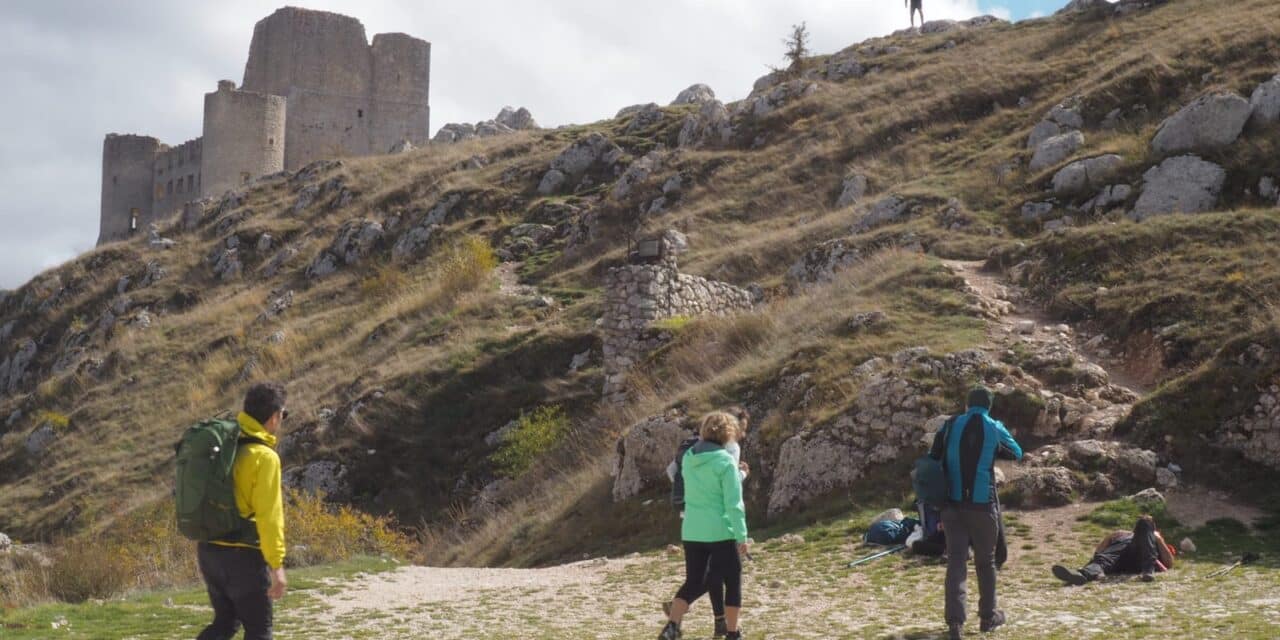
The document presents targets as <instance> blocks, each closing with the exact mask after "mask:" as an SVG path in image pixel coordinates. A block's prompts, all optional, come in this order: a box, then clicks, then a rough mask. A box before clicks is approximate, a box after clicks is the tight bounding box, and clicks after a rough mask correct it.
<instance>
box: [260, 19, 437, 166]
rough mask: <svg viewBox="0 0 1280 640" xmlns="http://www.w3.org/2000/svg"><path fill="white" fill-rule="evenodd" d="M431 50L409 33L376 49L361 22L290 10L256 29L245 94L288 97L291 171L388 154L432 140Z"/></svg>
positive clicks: (381, 40) (387, 37)
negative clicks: (407, 142)
mask: <svg viewBox="0 0 1280 640" xmlns="http://www.w3.org/2000/svg"><path fill="white" fill-rule="evenodd" d="M430 50H431V45H430V44H428V43H427V42H424V41H422V40H418V39H416V38H412V37H410V36H407V35H404V34H384V35H379V36H377V37H375V38H374V46H370V45H369V43H368V40H367V39H366V37H365V30H364V25H362V24H360V21H359V20H356V19H355V18H350V17H348V16H343V15H339V14H336V13H329V12H324V11H310V10H305V9H297V8H293V7H286V8H284V9H280V10H278V11H276V12H275V13H273V14H271V15H270V16H268V17H266V18H264V19H263V20H261V21H259V22H258V24H257V25H256V26H255V27H254V30H253V40H252V42H251V43H250V46H249V59H248V61H247V62H246V63H245V71H244V89H245V90H246V91H256V92H259V93H270V94H273V95H278V96H284V97H286V98H287V99H288V101H289V107H288V110H289V118H288V122H287V123H286V134H285V140H286V142H285V159H284V164H285V169H288V170H290V171H293V170H296V169H299V168H301V167H303V166H305V165H306V164H308V163H310V162H312V161H315V160H320V159H323V158H333V157H340V156H360V155H370V154H377V153H386V152H387V151H388V150H389V149H390V148H391V145H393V144H395V142H397V141H399V140H400V139H401V138H405V137H408V138H410V139H411V140H412V141H413V142H415V143H420V142H424V141H425V140H426V139H427V136H428V133H429V131H430V121H429V114H430V111H429V107H428V104H427V93H428V86H429V74H430V66H429V65H430Z"/></svg>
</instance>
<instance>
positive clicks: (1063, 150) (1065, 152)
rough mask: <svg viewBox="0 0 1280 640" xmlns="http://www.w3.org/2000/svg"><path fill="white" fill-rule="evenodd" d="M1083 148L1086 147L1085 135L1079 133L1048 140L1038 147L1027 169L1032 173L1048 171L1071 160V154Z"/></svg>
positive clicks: (1061, 135) (1071, 132)
mask: <svg viewBox="0 0 1280 640" xmlns="http://www.w3.org/2000/svg"><path fill="white" fill-rule="evenodd" d="M1082 146H1084V134H1083V133H1081V132H1079V131H1069V132H1067V133H1063V134H1059V135H1056V136H1053V137H1051V138H1046V139H1045V140H1044V141H1042V142H1041V143H1040V144H1038V145H1036V150H1035V153H1034V154H1033V155H1032V156H1031V162H1030V163H1029V164H1028V165H1027V168H1029V169H1031V170H1032V171H1041V170H1043V169H1048V168H1049V167H1052V166H1054V165H1056V164H1058V163H1059V162H1062V161H1063V160H1066V159H1067V158H1070V157H1071V154H1073V153H1075V152H1076V150H1078V149H1079V148H1080V147H1082Z"/></svg>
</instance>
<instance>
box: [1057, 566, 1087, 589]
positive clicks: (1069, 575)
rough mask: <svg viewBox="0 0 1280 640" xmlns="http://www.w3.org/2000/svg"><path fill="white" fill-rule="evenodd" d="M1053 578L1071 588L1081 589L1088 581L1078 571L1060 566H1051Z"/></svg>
mask: <svg viewBox="0 0 1280 640" xmlns="http://www.w3.org/2000/svg"><path fill="white" fill-rule="evenodd" d="M1053 577H1055V578H1057V579H1059V580H1061V581H1063V582H1065V583H1067V584H1069V585H1071V586H1073V587H1082V586H1084V584H1085V583H1087V582H1089V579H1088V578H1086V577H1085V575H1084V574H1083V573H1080V572H1079V571H1072V570H1070V569H1068V568H1066V567H1064V566H1062V565H1060V564H1055V565H1053Z"/></svg>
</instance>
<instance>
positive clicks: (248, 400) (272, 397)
mask: <svg viewBox="0 0 1280 640" xmlns="http://www.w3.org/2000/svg"><path fill="white" fill-rule="evenodd" d="M288 397H289V393H288V392H287V391H285V390H284V385H283V384H280V383H279V382H259V383H257V384H255V385H253V386H252V387H249V390H248V391H246V392H245V394H244V412H245V413H247V414H249V417H251V418H253V419H254V420H257V421H258V422H263V423H265V422H266V421H268V420H270V419H271V416H274V415H275V414H276V413H278V412H280V411H283V410H284V402H285V400H286V399H288Z"/></svg>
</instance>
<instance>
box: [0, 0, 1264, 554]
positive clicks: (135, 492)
mask: <svg viewBox="0 0 1280 640" xmlns="http://www.w3.org/2000/svg"><path fill="white" fill-rule="evenodd" d="M1277 21H1280V8H1278V7H1277V6H1276V5H1275V4H1274V3H1272V2H1269V1H1267V0H1244V1H1242V2H1234V3H1226V4H1223V3H1216V2H1208V1H1207V0H1183V1H1178V2H1168V3H1164V2H1151V1H1145V2H1137V1H1130V0H1126V1H1125V2H1122V3H1119V4H1118V5H1110V4H1105V6H1104V3H1090V2H1073V3H1071V6H1070V7H1068V10H1066V11H1064V13H1062V14H1060V15H1058V16H1055V17H1052V18H1046V19H1040V20H1032V21H1026V22H1022V23H1018V24H1008V23H1005V22H1002V21H1000V20H997V19H994V18H990V17H983V18H975V19H972V20H968V21H964V22H950V21H940V22H930V23H926V24H925V25H924V27H923V28H921V29H920V30H918V31H903V32H898V33H895V34H893V35H890V36H887V37H883V38H875V39H872V40H868V41H865V42H861V43H858V44H855V45H852V46H850V47H848V48H846V49H844V50H841V51H838V52H835V53H832V54H830V55H822V56H818V57H815V58H812V59H808V60H806V61H805V62H804V64H803V65H800V66H799V67H797V68H793V69H789V70H786V71H779V72H775V73H771V74H769V75H767V76H765V77H763V78H761V79H760V80H759V81H757V82H756V83H755V86H754V87H753V90H752V91H751V93H750V95H749V96H748V97H747V98H745V99H744V100H741V101H738V102H733V103H728V104H726V103H724V102H722V101H720V100H719V99H717V98H716V95H715V92H714V91H713V90H712V88H710V87H707V86H705V85H695V86H693V87H690V88H689V89H688V90H686V91H683V92H681V93H680V94H679V95H678V96H674V97H673V100H671V102H670V103H669V104H668V105H667V106H659V104H658V103H656V102H655V103H651V104H643V105H635V106H630V107H626V108H623V109H621V110H620V111H619V112H618V114H617V115H616V116H615V117H614V118H611V119H608V120H602V121H600V122H597V123H593V124H590V125H584V126H575V127H567V128H561V129H556V130H542V129H538V128H537V125H536V123H534V121H533V118H532V116H531V115H530V114H529V112H528V111H526V110H523V109H521V110H518V111H517V110H512V109H504V110H503V112H502V113H500V114H499V115H498V117H497V118H496V119H495V120H493V121H486V122H482V123H480V124H478V125H469V124H459V125H448V126H446V127H445V128H444V129H443V130H442V131H441V132H440V133H439V134H438V135H437V136H436V138H435V140H434V141H433V143H432V144H430V145H427V146H425V147H423V148H417V149H414V148H411V147H410V146H408V145H406V146H405V147H404V148H400V149H397V152H398V153H396V154H394V155H390V156H383V157H376V158H359V159H341V160H326V161H320V162H316V163H313V164H311V165H309V166H307V167H305V168H303V169H301V170H299V171H297V172H293V173H282V174H276V175H272V176H267V177H264V178H262V179H259V180H257V181H255V182H254V183H253V184H251V185H249V186H247V187H246V188H245V189H243V190H239V191H233V192H228V193H227V194H226V195H224V196H223V197H221V198H217V199H212V200H205V201H199V202H194V203H191V204H188V205H187V207H186V208H185V210H184V211H183V213H182V215H181V218H180V219H179V220H177V221H175V222H174V223H173V224H171V225H166V226H163V227H157V228H155V229H153V230H152V232H151V234H150V236H149V237H145V238H142V237H140V238H136V239H134V240H131V241H126V242H120V243H115V244H110V245H106V246H103V247H101V248H99V249H97V250H95V251H93V252H91V253H89V254H86V255H84V256H82V257H80V258H78V259H77V260H75V261H73V262H71V263H69V264H67V265H64V266H62V267H59V268H57V269H54V270H51V271H48V272H46V273H44V274H41V275H40V276H38V277H36V278H35V279H33V280H32V281H31V282H30V283H28V284H26V285H24V286H23V287H21V288H19V289H18V290H16V291H13V292H10V293H2V294H0V485H3V487H4V490H3V491H0V530H5V531H7V532H9V533H11V534H16V535H19V536H22V537H24V538H32V537H45V536H50V535H52V534H54V533H56V532H62V531H66V530H92V529H94V528H96V527H101V526H105V525H107V524H109V523H110V521H111V519H112V518H113V517H114V516H115V515H116V514H118V513H121V512H125V511H128V510H129V509H131V508H133V507H136V506H139V505H143V504H147V503H149V502H152V501H155V500H164V499H166V496H167V495H168V493H169V488H168V485H167V483H168V482H169V475H170V473H171V464H172V454H171V448H170V445H171V443H172V442H173V441H174V440H175V439H176V437H177V434H178V433H179V430H180V429H181V428H182V427H183V426H184V425H185V424H187V423H190V422H191V421H193V420H195V419H196V418H198V417H201V416H206V415H210V414H213V413H217V412H219V411H223V410H228V409H232V408H234V405H235V401H236V399H237V397H238V395H239V394H240V392H241V390H242V389H243V387H244V385H245V384H246V383H247V382H249V381H251V380H254V379H259V378H279V379H285V380H288V381H289V382H290V389H291V393H292V394H293V400H292V402H291V404H292V408H293V409H294V413H295V415H296V418H294V419H293V422H292V424H290V425H289V426H288V428H287V431H286V435H285V437H284V440H283V444H282V454H283V458H284V460H285V467H286V480H287V482H289V483H290V484H292V485H295V486H298V487H302V488H304V489H308V490H313V491H323V492H324V493H325V494H326V495H327V496H328V497H329V498H330V499H332V500H337V501H342V502H349V503H353V504H356V505H358V506H360V507H361V508H363V509H367V510H370V511H375V512H379V513H390V514H395V515H396V516H397V517H398V518H400V521H401V522H402V523H404V524H405V525H406V526H418V525H420V524H424V525H426V527H427V530H428V531H430V532H431V533H432V535H431V536H429V538H430V539H431V540H432V541H433V544H436V545H438V550H439V551H440V553H441V554H442V555H441V556H440V557H441V558H443V559H444V560H446V561H455V562H480V563H534V562H541V561H545V560H548V559H551V558H559V557H565V556H569V555H575V554H579V553H581V552H582V551H584V550H588V549H603V548H612V549H616V548H618V547H619V546H620V545H622V546H625V545H632V544H636V545H643V544H647V543H648V541H649V540H651V539H653V536H656V535H657V534H658V532H662V531H665V530H667V529H669V528H670V527H671V526H673V525H672V522H671V521H673V518H674V516H673V515H672V514H670V512H669V510H667V509H664V508H662V507H663V505H662V501H663V500H665V491H666V484H665V483H666V480H665V478H664V476H663V473H662V469H663V467H665V465H666V462H667V461H668V458H669V456H670V454H671V452H672V451H673V450H674V448H675V443H677V442H678V441H679V440H680V439H681V438H683V437H684V436H685V434H686V433H688V431H689V429H690V427H691V425H692V423H693V420H694V419H695V418H696V417H697V416H698V415H699V414H700V413H701V412H703V411H706V410H708V409H711V408H714V407H718V406H723V405H726V404H731V403H732V404H742V405H744V406H745V407H746V408H747V409H748V410H749V411H750V412H751V413H752V415H753V416H754V420H753V429H752V431H751V434H750V436H749V437H748V439H747V440H746V442H745V445H744V451H745V455H746V459H747V460H748V461H749V462H750V463H751V465H752V468H753V473H752V475H751V477H750V479H749V480H748V483H747V493H748V499H749V509H750V511H751V512H752V518H753V520H755V521H757V522H761V523H763V522H778V521H783V520H786V519H788V518H794V517H804V515H805V514H806V513H811V512H814V511H815V510H817V511H820V510H821V509H823V508H825V506H824V505H828V504H830V503H831V501H832V500H833V499H835V500H839V499H840V498H841V497H842V496H845V495H849V494H850V492H852V491H855V490H856V489H858V488H859V487H864V486H865V485H867V484H869V483H889V485H888V486H893V487H898V488H905V486H906V484H907V481H906V478H905V471H904V470H905V469H906V468H907V463H908V462H909V461H910V460H911V458H913V457H914V456H915V455H918V453H919V452H920V451H921V450H922V448H923V446H924V444H923V443H924V440H925V439H926V438H927V437H928V434H929V433H931V431H932V430H933V429H935V428H936V426H937V425H938V424H940V421H941V420H943V419H945V416H946V415H947V414H948V413H949V412H954V411H956V410H957V409H958V408H959V407H958V402H959V400H960V398H961V397H962V395H961V393H962V391H963V390H964V389H965V388H966V387H967V386H969V385H971V384H973V383H975V382H984V383H986V384H988V385H991V386H992V387H993V388H995V389H997V391H998V399H997V416H998V417H1000V418H1001V419H1003V420H1004V421H1005V422H1006V423H1007V424H1008V425H1009V426H1010V428H1011V429H1012V430H1013V431H1014V432H1015V434H1016V435H1017V436H1018V437H1019V438H1020V439H1021V440H1022V441H1023V442H1024V443H1025V444H1027V445H1029V448H1030V449H1031V450H1032V454H1031V456H1030V459H1029V463H1028V464H1025V465H1021V466H1019V467H1015V468H1010V469H1008V474H1007V475H1008V478H1007V482H1006V485H1005V487H1006V489H1005V491H1006V501H1007V502H1009V503H1011V504H1012V503H1017V504H1020V505H1022V506H1024V507H1027V508H1034V507H1037V506H1061V505H1064V504H1069V503H1071V502H1073V501H1075V500H1078V499H1080V498H1082V497H1109V496H1114V495H1121V494H1125V493H1128V492H1132V491H1136V490H1139V489H1144V488H1147V487H1161V488H1165V489H1171V488H1175V487H1177V486H1179V485H1180V484H1186V483H1196V482H1221V481H1223V480H1227V481H1230V482H1231V483H1232V485H1231V486H1235V487H1240V488H1244V487H1247V486H1249V483H1250V482H1254V481H1256V480H1257V479H1258V478H1265V477H1266V474H1268V473H1274V471H1275V469H1276V468H1277V467H1278V466H1280V464H1278V463H1277V460H1278V458H1277V454H1278V453H1280V403H1278V401H1277V398H1280V390H1278V388H1277V385H1278V384H1280V380H1278V379H1277V372H1278V371H1280V335H1278V333H1277V325H1276V318H1275V315H1274V310H1273V307H1272V302H1273V297H1274V292H1275V291H1276V290H1277V289H1276V286H1277V279H1278V278H1277V276H1278V275H1280V269H1278V267H1280V254H1278V253H1277V250H1276V247H1277V246H1278V245H1277V240H1278V239H1280V209H1278V207H1280V187H1277V180H1280V161H1278V160H1277V151H1280V75H1277V72H1280V53H1277V51H1276V49H1275V47H1274V46H1273V41H1274V34H1273V33H1272V30H1271V29H1270V26H1269V25H1274V24H1277ZM895 490H896V489H895ZM566 531H573V532H574V534H573V535H571V536H570V535H565V533H566ZM458 540H469V541H472V544H470V545H466V546H464V547H457V548H454V547H452V546H451V545H450V544H449V543H450V542H451V541H458ZM476 541H480V542H481V543H480V544H477V543H476Z"/></svg>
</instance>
